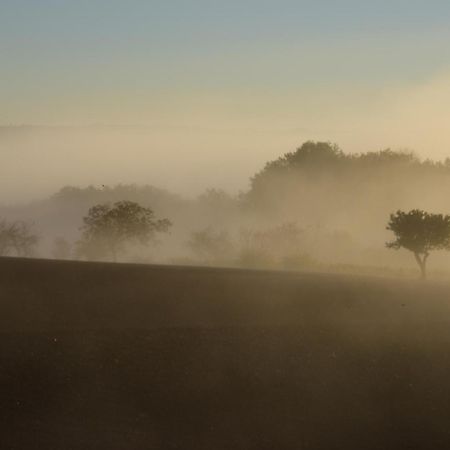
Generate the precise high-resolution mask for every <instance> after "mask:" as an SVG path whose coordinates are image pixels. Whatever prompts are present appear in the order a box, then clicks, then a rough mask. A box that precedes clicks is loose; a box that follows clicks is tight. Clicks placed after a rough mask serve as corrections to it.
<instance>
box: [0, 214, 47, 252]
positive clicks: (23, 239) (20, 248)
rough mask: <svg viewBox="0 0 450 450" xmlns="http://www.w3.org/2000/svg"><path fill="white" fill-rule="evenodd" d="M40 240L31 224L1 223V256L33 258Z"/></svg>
mask: <svg viewBox="0 0 450 450" xmlns="http://www.w3.org/2000/svg"><path fill="white" fill-rule="evenodd" d="M38 240H39V238H38V236H37V235H36V234H34V233H33V232H32V230H31V225H30V224H28V223H26V222H22V221H18V222H7V221H0V255H2V256H9V255H16V256H32V255H33V253H34V251H35V248H36V245H37V243H38Z"/></svg>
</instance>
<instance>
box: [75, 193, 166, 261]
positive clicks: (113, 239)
mask: <svg viewBox="0 0 450 450" xmlns="http://www.w3.org/2000/svg"><path fill="white" fill-rule="evenodd" d="M83 222H84V225H83V226H82V228H81V230H82V238H81V240H80V241H79V242H78V253H79V254H80V255H81V256H86V257H88V259H92V258H93V257H101V256H105V255H108V254H109V255H110V256H111V257H112V259H113V260H114V261H116V260H117V256H118V254H119V253H121V252H123V251H124V249H125V247H126V245H127V244H131V243H138V244H142V245H148V244H149V243H150V242H152V241H154V240H155V236H156V233H162V232H167V231H168V229H169V227H170V226H171V222H170V221H169V220H168V219H158V220H156V219H155V218H154V213H153V211H152V210H151V209H150V208H145V207H143V206H141V205H139V204H138V203H135V202H131V201H121V202H116V203H114V204H113V205H112V206H111V205H110V204H109V203H105V204H100V205H96V206H93V207H92V208H90V209H89V211H88V214H87V216H85V217H84V218H83Z"/></svg>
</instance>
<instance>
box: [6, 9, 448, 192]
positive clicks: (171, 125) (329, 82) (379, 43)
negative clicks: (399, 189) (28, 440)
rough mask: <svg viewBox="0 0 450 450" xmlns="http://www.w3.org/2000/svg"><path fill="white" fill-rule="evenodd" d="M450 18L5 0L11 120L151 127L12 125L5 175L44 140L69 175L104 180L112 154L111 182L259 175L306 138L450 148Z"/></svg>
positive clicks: (355, 145)
mask: <svg viewBox="0 0 450 450" xmlns="http://www.w3.org/2000/svg"><path fill="white" fill-rule="evenodd" d="M449 23H450V2H449V1H448V0H446V1H444V0H442V1H439V0H428V1H426V0H422V1H415V0H390V1H385V0H377V1H365V0H340V1H337V0H328V1H320V0H314V1H301V0H284V1H283V0H277V1H275V0H271V1H267V0H239V1H234V0H228V1H215V0H197V1H195V0H171V1H167V0H165V1H152V0H127V1H125V0H121V1H118V0H70V1H69V0H0V58H1V61H2V64H1V73H0V124H24V123H26V124H43V125H71V126H79V125H91V124H108V125H133V126H135V125H139V126H140V127H141V128H139V127H138V128H136V129H134V131H130V130H128V131H127V132H126V133H125V134H124V133H122V134H121V137H120V139H118V138H117V135H115V136H112V137H111V139H112V142H113V143H115V145H111V142H110V141H109V140H108V139H107V138H106V137H105V136H103V138H102V139H98V140H97V142H96V145H97V146H96V147H95V148H93V147H92V146H90V145H89V142H88V140H87V139H82V140H81V141H80V142H79V143H78V142H75V141H74V140H73V139H74V138H73V136H72V137H71V140H72V147H70V146H69V147H70V148H69V147H67V148H66V146H65V145H66V144H67V139H63V140H62V141H61V142H57V140H56V139H57V138H55V137H53V138H51V139H50V142H47V141H46V140H43V138H42V136H40V137H39V139H40V140H39V139H38V138H36V139H34V140H31V142H30V140H28V141H27V142H26V143H25V141H24V142H23V143H22V144H23V145H19V144H18V143H14V145H12V144H11V142H10V141H8V142H4V141H2V138H1V136H0V151H2V152H3V153H4V154H5V153H6V156H5V157H4V162H5V161H6V162H5V163H4V164H2V167H3V170H6V171H7V172H8V176H9V179H10V181H8V182H6V181H5V177H3V178H4V180H3V184H2V185H1V186H0V187H2V188H3V189H5V186H6V187H7V188H8V189H9V191H10V192H13V191H14V189H16V188H14V186H15V184H14V180H13V176H12V175H11V172H13V171H14V170H16V169H17V168H18V167H20V168H22V169H23V170H25V172H26V170H28V172H29V173H30V174H33V173H34V172H33V170H36V167H39V168H41V167H40V166H39V164H40V162H39V161H40V160H39V158H38V155H39V153H40V152H47V153H46V156H47V157H48V158H50V157H55V158H56V159H55V164H56V165H58V168H59V169H60V172H59V178H58V182H59V181H60V179H61V181H63V182H64V180H65V179H67V180H70V181H74V182H80V183H84V182H88V181H90V182H94V184H95V183H96V182H97V181H98V180H97V176H96V174H97V173H98V172H96V168H97V167H98V165H99V164H98V163H99V160H100V157H101V158H105V157H106V158H107V159H108V157H109V158H110V161H111V164H109V165H108V167H105V168H103V169H102V170H100V173H101V177H102V180H106V181H107V182H118V181H124V182H127V181H133V180H135V181H138V182H143V181H147V182H149V183H152V182H153V181H156V182H161V183H163V184H165V185H166V187H169V188H177V189H178V188H179V187H180V186H183V184H184V183H187V184H188V185H189V186H193V190H194V191H198V190H201V189H202V188H203V187H206V185H211V184H213V183H214V182H215V181H217V182H218V184H221V185H222V186H223V187H228V188H231V189H238V188H245V180H246V179H247V178H248V176H250V175H251V174H252V172H253V171H254V170H255V169H257V168H259V167H260V166H261V164H263V163H264V161H265V160H266V159H267V158H273V157H275V156H277V155H279V154H282V153H284V152H286V151H289V150H292V149H293V148H295V146H297V145H299V144H300V143H301V142H303V141H304V140H306V139H323V140H332V141H335V142H337V143H339V144H340V145H341V146H342V147H343V148H344V149H345V150H349V151H365V150H377V149H380V148H384V147H386V146H392V147H394V148H399V147H409V148H413V149H416V150H417V151H418V153H420V154H422V155H424V156H431V157H439V158H440V157H444V156H447V155H449V156H450V131H449V130H448V124H447V122H448V118H449V117H450V46H449V42H450V27H449V26H448V24H449ZM113 134H114V133H113ZM118 143H120V145H118ZM25 144H26V145H25ZM125 147H127V148H125ZM12 149H13V150H14V151H13V150H12ZM52 149H53V150H52ZM56 149H58V151H59V153H57V150H56ZM23 152H25V154H26V155H27V161H28V164H29V166H27V162H26V161H25V162H24V161H23V155H24V153H23ZM26 152H28V153H26ZM30 152H31V153H30ZM48 152H50V153H48ZM51 152H54V153H51ZM61 152H62V153H61ZM73 152H75V154H73ZM86 152H88V153H86ZM68 155H69V156H68ZM80 155H81V156H80ZM88 155H89V156H88ZM67 156H68V157H67ZM17 158H20V159H21V161H20V162H19V161H18V160H17ZM58 158H60V159H58ZM77 158H78V159H81V161H80V162H79V164H72V165H71V166H70V167H69V166H65V161H67V160H74V159H75V160H77ZM133 160H135V162H133ZM123 163H124V164H125V166H126V167H127V173H126V174H124V173H123V172H120V169H121V167H123ZM144 163H145V165H147V166H148V170H147V171H146V172H145V174H144V171H143V169H142V167H143V164H144ZM177 164H178V165H177ZM8 165H9V166H8ZM167 166H170V167H172V168H173V169H174V172H173V173H172V172H171V173H170V174H169V173H168V172H166V176H163V175H162V173H164V167H167ZM237 166H238V167H237ZM27 167H28V169H27ZM0 170H2V169H0ZM49 170H50V169H49V168H48V166H47V165H42V171H41V175H42V177H43V178H44V179H46V178H48V176H50V175H52V176H54V174H52V173H50V171H49ZM214 170H216V171H219V172H220V173H216V174H215V175H213V174H212V171H214ZM226 171H228V173H229V178H227V177H226V176H225V175H224V173H225V172H226ZM28 172H26V173H28ZM231 172H232V173H231ZM0 175H4V174H0ZM47 175H48V176H47ZM172 175H173V177H172ZM158 177H159V178H158ZM222 178H223V180H222ZM17 179H18V178H17ZM160 179H161V180H160ZM226 180H228V181H229V182H228V181H226ZM31 181H32V180H31ZM31 181H30V182H31ZM0 183H1V182H0ZM5 183H7V184H6V185H5ZM55 183H56V181H55ZM49 188H50V187H49Z"/></svg>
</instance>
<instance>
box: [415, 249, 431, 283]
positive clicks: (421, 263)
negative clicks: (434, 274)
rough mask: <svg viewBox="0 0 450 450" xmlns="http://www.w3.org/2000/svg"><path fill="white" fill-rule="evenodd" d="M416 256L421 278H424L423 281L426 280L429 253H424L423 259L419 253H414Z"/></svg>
mask: <svg viewBox="0 0 450 450" xmlns="http://www.w3.org/2000/svg"><path fill="white" fill-rule="evenodd" d="M414 256H415V258H416V261H417V264H418V265H419V267H420V274H421V278H422V280H426V278H427V259H428V256H429V253H424V254H423V256H422V257H421V255H420V254H419V253H414Z"/></svg>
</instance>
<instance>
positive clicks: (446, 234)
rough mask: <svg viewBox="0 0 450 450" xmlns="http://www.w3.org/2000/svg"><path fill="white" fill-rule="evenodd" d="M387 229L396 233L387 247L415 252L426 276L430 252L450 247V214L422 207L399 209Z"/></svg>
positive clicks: (391, 218)
mask: <svg viewBox="0 0 450 450" xmlns="http://www.w3.org/2000/svg"><path fill="white" fill-rule="evenodd" d="M387 229H388V230H390V231H392V232H393V233H394V235H395V239H394V240H393V241H391V242H388V243H387V244H386V245H387V247H388V248H392V249H395V250H398V249H400V248H405V249H407V250H409V251H411V252H413V253H414V256H415V258H416V261H417V263H418V265H419V267H420V270H421V273H422V277H424V278H425V277H426V263H427V259H428V257H429V255H430V252H431V251H433V250H443V249H450V216H444V215H442V214H430V213H427V212H425V211H422V210H420V209H413V210H411V211H409V212H404V211H397V212H396V213H395V214H391V216H390V220H389V223H388V225H387Z"/></svg>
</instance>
